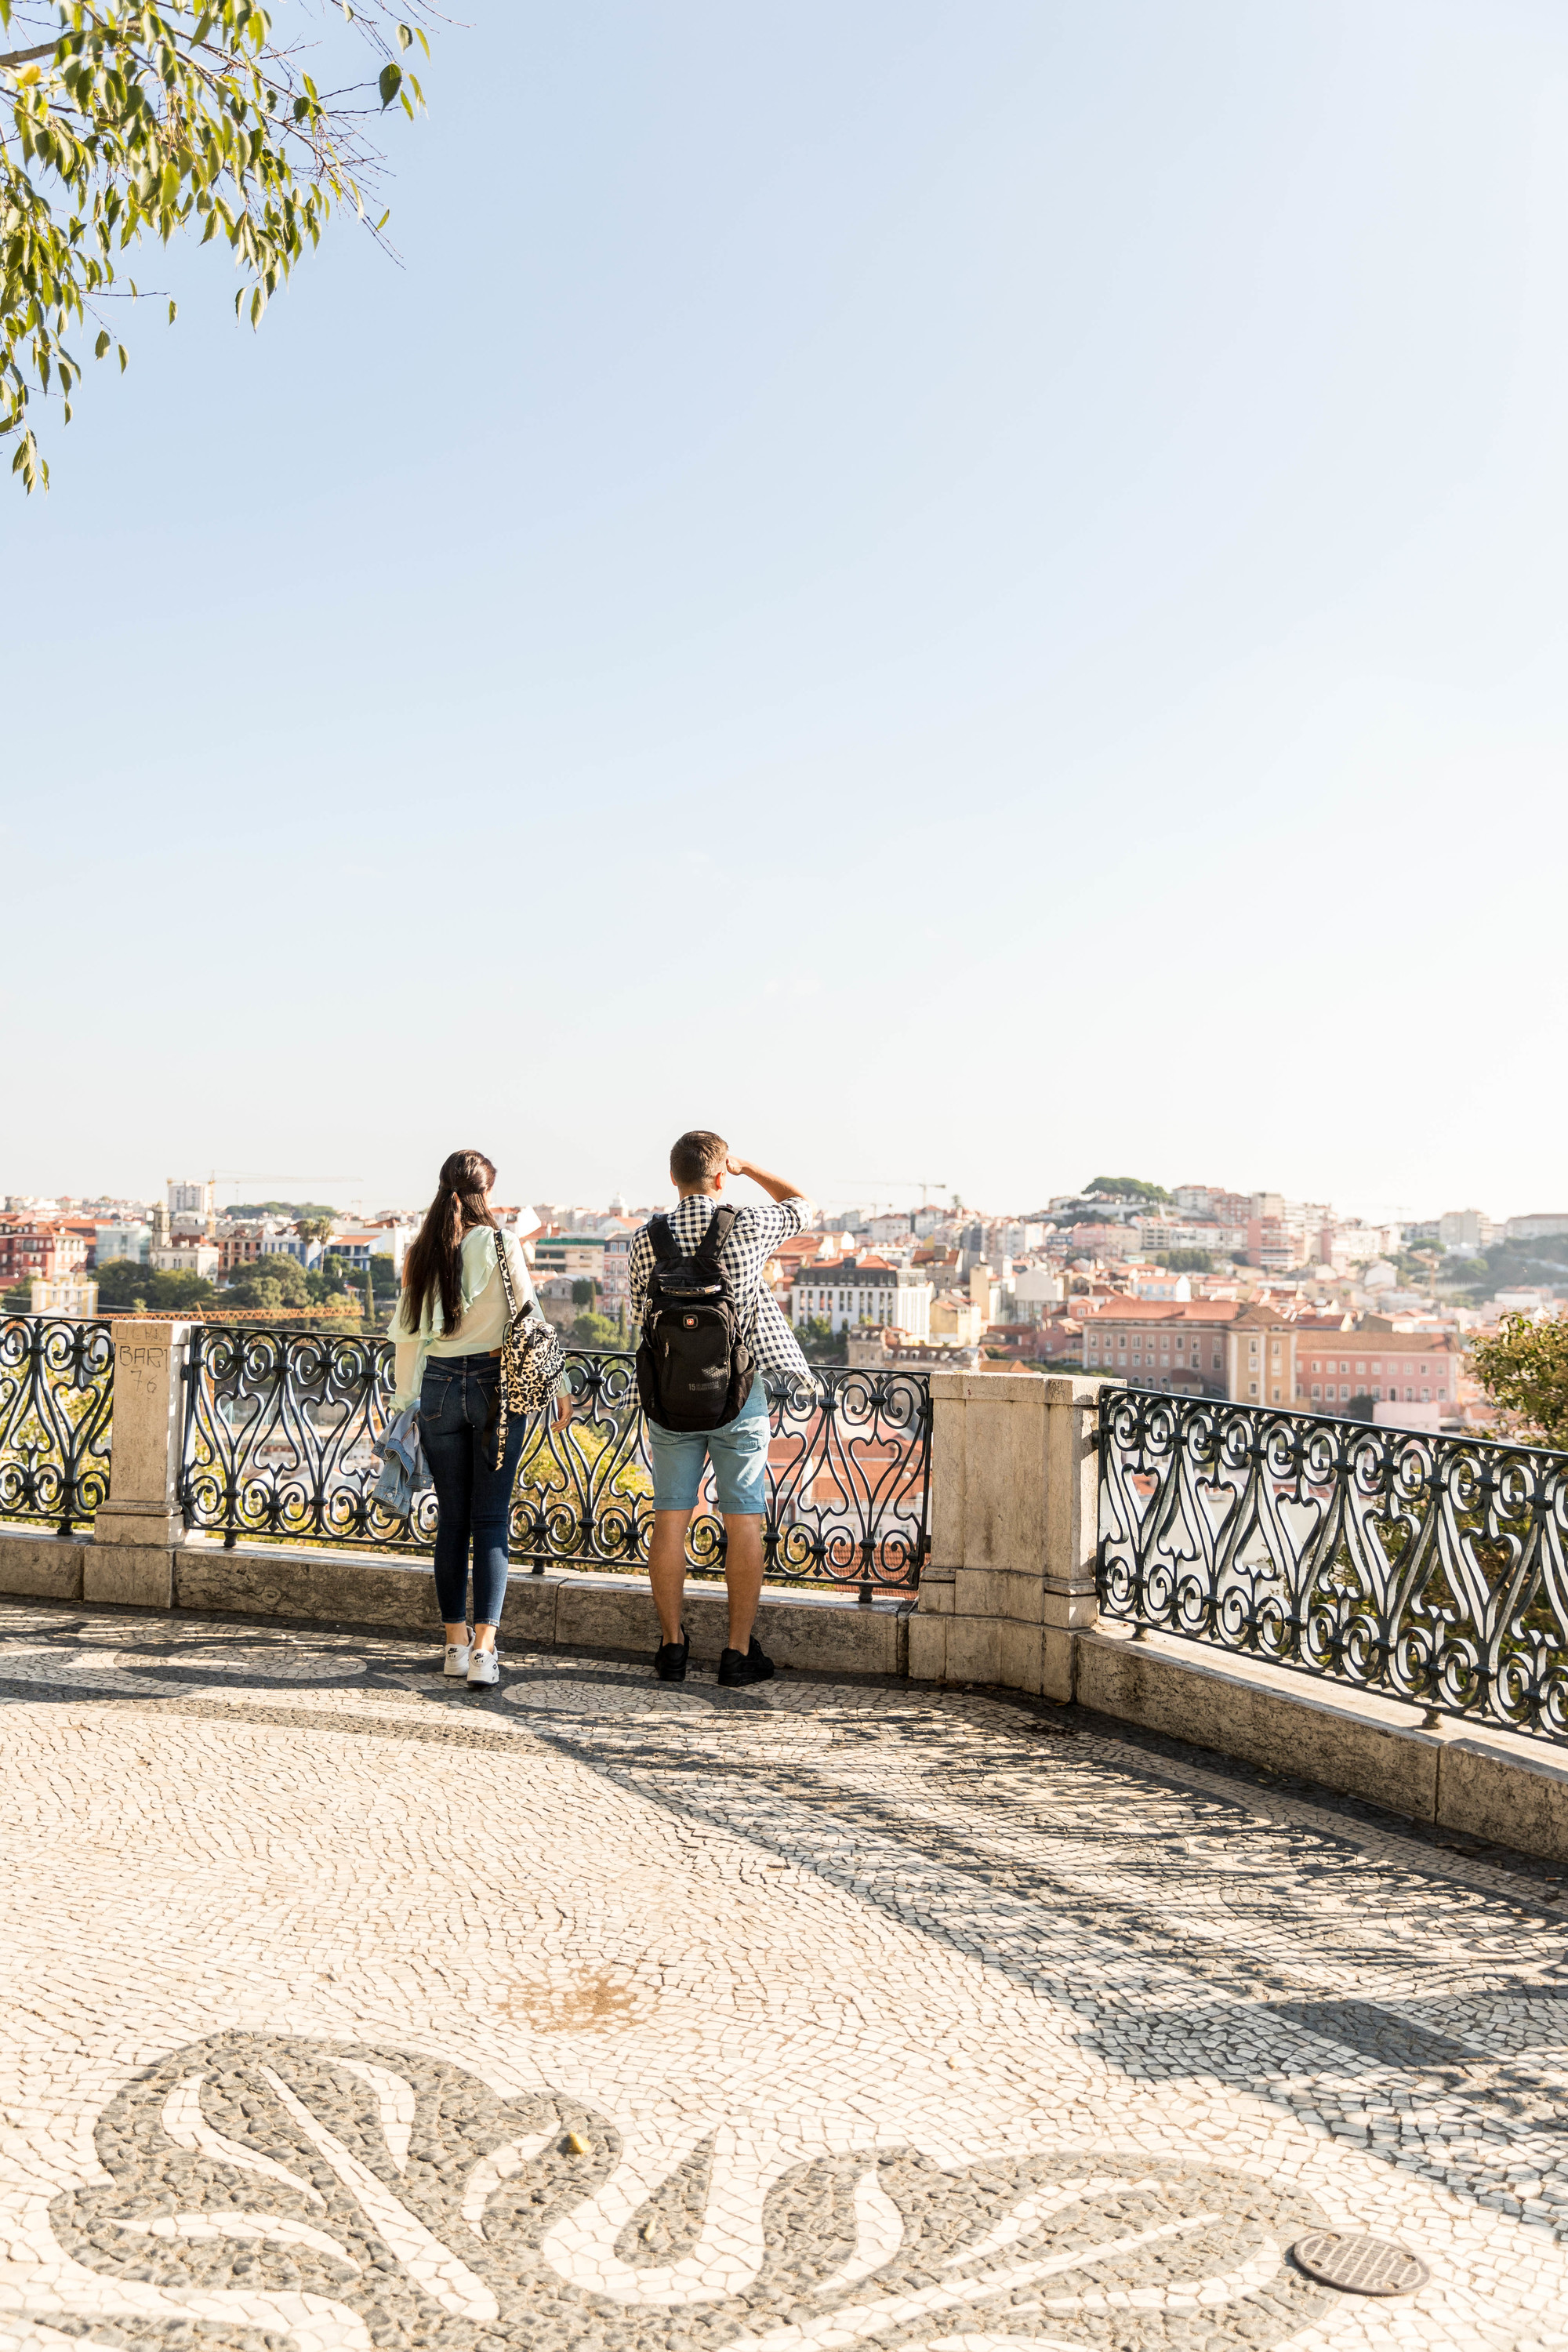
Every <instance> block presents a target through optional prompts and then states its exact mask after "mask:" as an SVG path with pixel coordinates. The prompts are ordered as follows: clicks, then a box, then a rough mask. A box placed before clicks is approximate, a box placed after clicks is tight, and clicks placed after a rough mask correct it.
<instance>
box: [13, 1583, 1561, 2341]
mask: <svg viewBox="0 0 1568 2352" xmlns="http://www.w3.org/2000/svg"><path fill="white" fill-rule="evenodd" d="M436 1664H437V1655H436V1653H435V1651H434V1648H433V1647H431V1648H423V1647H420V1646H419V1645H416V1644H412V1643H405V1642H399V1641H391V1640H387V1641H382V1640H374V1639H359V1640H354V1639H350V1638H348V1637H339V1636H332V1635H327V1634H318V1633H306V1632H300V1633H284V1632H279V1633H270V1632H267V1631H262V1630H258V1629H256V1628H254V1627H241V1626H232V1627H225V1626H217V1625H214V1624H211V1623H207V1624H193V1623H192V1622H189V1621H184V1622H182V1621H179V1620H176V1619H173V1618H163V1617H156V1616H153V1615H151V1614H145V1613H138V1614H135V1615H132V1614H131V1613H129V1612H128V1613H126V1614H123V1615H110V1614H108V1613H105V1614H101V1615H97V1614H91V1613H87V1614H84V1613H82V1612H66V1611H63V1610H58V1609H47V1608H37V1609H30V1608H28V1607H26V1606H25V1605H19V1604H9V1605H6V1604H0V1762H3V1767H4V1771H5V1786H6V1789H7V1791H8V1794H9V1797H10V1802H9V1803H8V1804H7V1806H6V1807H5V1810H4V1812H3V1814H0V1851H3V1859H4V1870H5V1881H4V1883H5V1888H6V1892H7V1899H6V1902H5V1906H3V1910H0V2352H13V2347H15V2352H22V2347H26V2352H44V2347H70V2346H77V2347H79V2346H80V2345H82V2344H83V2343H84V2342H86V2343H89V2344H93V2345H102V2346H106V2347H108V2346H124V2347H144V2346H159V2347H163V2346H165V2345H167V2346H170V2347H174V2346H180V2347H185V2346H188V2347H192V2352H207V2347H214V2352H217V2347H223V2352H287V2347H300V2352H338V2347H343V2352H404V2347H426V2346H430V2347H441V2352H492V2347H493V2352H500V2347H519V2352H521V2347H528V2352H534V2347H539V2348H540V2352H552V2347H557V2346H558V2347H562V2352H567V2348H568V2347H578V2346H587V2347H604V2352H623V2347H626V2352H632V2347H636V2352H686V2347H690V2352H728V2348H729V2347H734V2352H796V2348H797V2347H799V2352H808V2347H824V2352H837V2347H849V2346H857V2345H865V2346H868V2347H871V2352H903V2347H909V2352H1014V2347H1027V2346H1037V2347H1058V2352H1059V2347H1074V2352H1231V2347H1258V2348H1259V2352H1264V2347H1275V2346H1290V2347H1303V2352H1321V2348H1323V2347H1392V2346H1395V2345H1397V2346H1402V2347H1403V2346H1411V2347H1415V2346H1419V2347H1423V2352H1426V2347H1436V2352H1446V2347H1456V2352H1457V2347H1466V2352H1468V2347H1496V2348H1497V2352H1550V2348H1551V2347H1563V2352H1568V2100H1565V2096H1564V2094H1565V2092H1568V1973H1565V1971H1564V1967H1563V1961H1564V1953H1565V1948H1568V1917H1565V1916H1563V1914H1564V1911H1565V1910H1568V1903H1564V1902H1563V1901H1560V1900H1559V1899H1557V1898H1558V1894H1559V1890H1558V1888H1557V1886H1556V1885H1554V1884H1553V1883H1552V1881H1551V1879H1550V1877H1549V1876H1548V1875H1546V1874H1542V1873H1540V1872H1533V1873H1532V1872H1530V1871H1526V1870H1519V1871H1515V1870H1511V1869H1509V1868H1505V1867H1502V1866H1500V1865H1499V1864H1492V1863H1488V1862H1486V1861H1483V1860H1480V1859H1479V1858H1477V1857H1474V1856H1470V1855H1465V1854H1458V1853H1446V1852H1444V1851H1442V1850H1440V1849H1438V1848H1436V1847H1433V1846H1431V1845H1428V1844H1425V1843H1418V1842H1417V1841H1416V1840H1415V1839H1414V1838H1411V1837H1405V1836H1403V1835H1401V1834H1399V1832H1397V1830H1396V1829H1395V1828H1393V1827H1391V1826H1390V1825H1389V1824H1387V1823H1386V1822H1377V1821H1372V1820H1368V1819H1365V1818H1362V1817H1360V1816H1359V1815H1358V1814H1357V1812H1356V1811H1355V1810H1354V1809H1352V1808H1343V1807H1336V1806H1334V1805H1333V1804H1332V1802H1331V1801H1329V1800H1327V1799H1325V1800H1322V1801H1312V1800H1310V1798H1307V1797H1302V1796H1300V1795H1296V1794H1292V1793H1287V1792H1285V1791H1283V1790H1267V1789H1263V1788H1260V1787H1258V1786H1256V1785H1252V1784H1251V1783H1250V1782H1248V1781H1244V1780H1241V1779H1239V1778H1238V1779H1232V1778H1229V1777H1227V1776H1226V1775H1225V1774H1223V1773H1221V1772H1217V1771H1215V1770H1214V1769H1206V1768H1205V1766H1204V1764H1203V1763H1202V1762H1201V1760H1199V1759H1194V1758H1192V1757H1190V1756H1187V1755H1185V1754H1184V1753H1175V1754H1157V1753H1154V1752H1152V1751H1151V1750H1150V1749H1148V1748H1141V1747H1137V1746H1134V1745H1131V1744H1126V1743H1123V1742H1121V1741H1119V1740H1117V1739H1115V1738H1110V1737H1106V1736H1104V1735H1103V1733H1102V1732H1101V1731H1097V1730H1094V1729H1092V1728H1084V1727H1075V1726H1074V1724H1073V1722H1072V1719H1071V1718H1069V1717H1056V1716H1053V1715H1050V1714H1047V1715H1045V1716H1043V1717H1042V1716H1037V1715H1036V1714H1033V1713H1031V1712H1030V1711H1029V1710H1027V1709H1026V1708H1022V1707H1016V1706H1009V1705H1007V1704H1005V1703H1002V1702H999V1701H993V1700H989V1699H986V1698H984V1697H983V1696H965V1695H958V1694H943V1693H935V1692H931V1691H923V1690H916V1691H911V1690H910V1689H907V1688H899V1687H890V1686H875V1687H873V1686H849V1685H834V1684H829V1683H823V1682H801V1681H797V1680H795V1679H790V1678H786V1679H784V1680H781V1681H780V1682H779V1683H777V1684H773V1685H765V1686H763V1689H762V1690H760V1691H747V1692H734V1693H731V1692H722V1691H720V1690H719V1689H718V1688H717V1687H716V1686H715V1685H713V1684H712V1682H711V1681H710V1680H709V1679H708V1678H707V1677H705V1676H694V1677H693V1679H692V1680H690V1681H689V1682H688V1683H687V1684H686V1685H680V1686H666V1685H657V1684H655V1683H654V1682H653V1681H652V1680H651V1678H650V1677H649V1675H647V1672H646V1671H644V1670H639V1669H637V1668H633V1667H627V1666H624V1665H618V1664H599V1663H595V1662H589V1661H576V1662H574V1661H570V1660H563V1659H559V1658H550V1659H542V1658H530V1657H521V1658H509V1659H508V1660H507V1661H506V1662H505V1665H504V1670H503V1675H502V1679H501V1681H500V1685H498V1686H497V1688H496V1689H495V1690H494V1691H493V1692H486V1693H484V1694H483V1695H482V1696H481V1695H479V1694H471V1693H468V1691H467V1690H466V1689H465V1688H464V1687H463V1686H462V1685H456V1686H453V1685H443V1684H442V1683H441V1681H440V1680H439V1678H438V1676H437V1675H436V1674H435V1672H434V1671H433V1669H434V1667H435V1665H436ZM1563 1891H1564V1892H1565V1893H1568V1889H1565V1890H1563ZM1325 2231H1326V2232H1338V2233H1342V2234H1346V2235H1349V2234H1354V2233H1358V2232H1365V2233H1369V2234H1371V2235H1373V2236H1374V2237H1376V2238H1378V2239H1380V2240H1386V2241H1391V2242H1394V2243H1397V2244H1400V2245H1403V2246H1405V2247H1406V2248H1407V2249H1408V2250H1409V2252H1411V2253H1412V2254H1413V2255H1414V2256H1415V2257H1416V2259H1417V2262H1418V2263H1420V2264H1421V2265H1424V2266H1425V2268H1426V2271H1427V2272H1428V2273H1430V2275H1429V2276H1428V2277H1427V2278H1426V2281H1425V2283H1424V2284H1421V2285H1420V2286H1419V2288H1418V2289H1417V2290H1416V2291H1415V2292H1414V2293H1412V2294H1404V2295H1399V2296H1394V2297H1389V2298H1387V2299H1383V2298H1375V2297H1372V2296H1363V2295H1356V2294H1347V2293H1342V2292H1338V2291H1336V2290H1335V2289H1334V2288H1332V2287H1331V2286H1329V2285H1326V2284H1323V2283H1322V2282H1321V2281H1319V2280H1316V2279H1314V2278H1312V2277H1310V2276H1309V2275H1308V2273H1306V2272H1305V2270H1303V2269H1302V2268H1301V2266H1300V2264H1298V2263H1296V2262H1294V2261H1293V2260H1292V2258H1291V2254H1290V2249H1291V2247H1292V2246H1293V2245H1294V2244H1295V2243H1296V2242H1298V2241H1299V2240H1301V2239H1303V2238H1306V2237H1309V2236H1310V2235H1311V2234H1312V2233H1314V2232H1320V2233H1321V2232H1325Z"/></svg>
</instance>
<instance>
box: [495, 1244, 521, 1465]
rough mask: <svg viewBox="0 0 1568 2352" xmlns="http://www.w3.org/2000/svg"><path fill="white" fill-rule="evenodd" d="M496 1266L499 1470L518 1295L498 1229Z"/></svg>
mask: <svg viewBox="0 0 1568 2352" xmlns="http://www.w3.org/2000/svg"><path fill="white" fill-rule="evenodd" d="M496 1264H497V1265H498V1266H499V1267H500V1286H501V1288H502V1290H503V1291H504V1292H505V1294H506V1336H505V1338H504V1339H502V1341H501V1359H500V1372H499V1375H498V1377H497V1380H496V1459H495V1466H496V1468H497V1469H498V1470H499V1469H500V1465H501V1464H502V1462H503V1461H504V1460H505V1459H506V1424H507V1410H506V1351H507V1349H508V1347H509V1346H510V1343H511V1327H512V1325H513V1324H514V1323H515V1322H516V1320H517V1295H516V1293H515V1292H514V1291H513V1289H512V1286H511V1267H510V1265H509V1264H508V1261H507V1254H506V1235H505V1234H503V1233H502V1232H501V1230H500V1226H499V1225H498V1226H497V1227H496Z"/></svg>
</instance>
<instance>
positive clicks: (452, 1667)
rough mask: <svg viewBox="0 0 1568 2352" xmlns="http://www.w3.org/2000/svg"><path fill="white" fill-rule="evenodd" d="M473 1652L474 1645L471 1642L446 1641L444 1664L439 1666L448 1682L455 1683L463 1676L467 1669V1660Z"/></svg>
mask: <svg viewBox="0 0 1568 2352" xmlns="http://www.w3.org/2000/svg"><path fill="white" fill-rule="evenodd" d="M473 1654H474V1645H473V1643H471V1642H448V1643H447V1660H446V1664H444V1665H443V1667H442V1668H441V1672H442V1673H443V1674H444V1675H446V1677H447V1681H448V1682H454V1683H457V1682H461V1681H462V1679H463V1676H464V1675H466V1674H467V1673H468V1660H469V1659H470V1658H471V1657H472V1656H473Z"/></svg>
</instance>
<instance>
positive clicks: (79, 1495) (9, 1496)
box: [0, 1315, 114, 1536]
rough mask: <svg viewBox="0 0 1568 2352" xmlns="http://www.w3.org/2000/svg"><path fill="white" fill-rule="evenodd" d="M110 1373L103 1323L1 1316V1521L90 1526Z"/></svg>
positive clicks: (105, 1439)
mask: <svg viewBox="0 0 1568 2352" xmlns="http://www.w3.org/2000/svg"><path fill="white" fill-rule="evenodd" d="M113 1372H114V1341H113V1339H112V1337H111V1335H110V1328H109V1325H108V1324H107V1323H96V1322H95V1323H79V1322H75V1321H70V1320H68V1319H67V1318H65V1317H63V1316H56V1315H7V1316H5V1318H0V1519H28V1520H39V1519H43V1520H48V1521H52V1522H53V1524H54V1526H55V1528H56V1529H57V1531H58V1533H59V1534H60V1535H62V1536H68V1535H69V1534H70V1533H71V1532H72V1530H73V1529H74V1528H80V1527H86V1526H87V1525H89V1522H90V1521H91V1519H92V1518H93V1517H94V1516H95V1514H96V1513H97V1510H98V1507H99V1505H100V1503H101V1502H102V1500H103V1498H104V1496H105V1495H107V1494H108V1492H109V1424H110V1410H111V1403H112V1393H111V1392H112V1383H113Z"/></svg>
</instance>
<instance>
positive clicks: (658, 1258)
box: [647, 1209, 681, 1274]
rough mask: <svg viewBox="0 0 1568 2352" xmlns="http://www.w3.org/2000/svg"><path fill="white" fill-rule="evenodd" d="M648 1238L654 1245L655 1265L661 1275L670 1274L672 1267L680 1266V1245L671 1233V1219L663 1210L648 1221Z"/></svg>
mask: <svg viewBox="0 0 1568 2352" xmlns="http://www.w3.org/2000/svg"><path fill="white" fill-rule="evenodd" d="M647 1237H648V1240H649V1241H650V1242H651V1243H652V1244H653V1260H654V1264H655V1265H657V1266H658V1270H659V1272H660V1273H661V1274H668V1272H669V1271H670V1269H671V1267H672V1266H677V1265H679V1264H680V1259H681V1250H680V1244H679V1242H678V1241H677V1240H676V1238H675V1235H674V1234H673V1233H672V1232H671V1231H670V1225H669V1219H668V1216H667V1215H666V1213H665V1212H664V1211H663V1210H662V1209H660V1211H659V1212H658V1215H657V1216H654V1217H650V1218H649V1219H648V1221H647Z"/></svg>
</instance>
